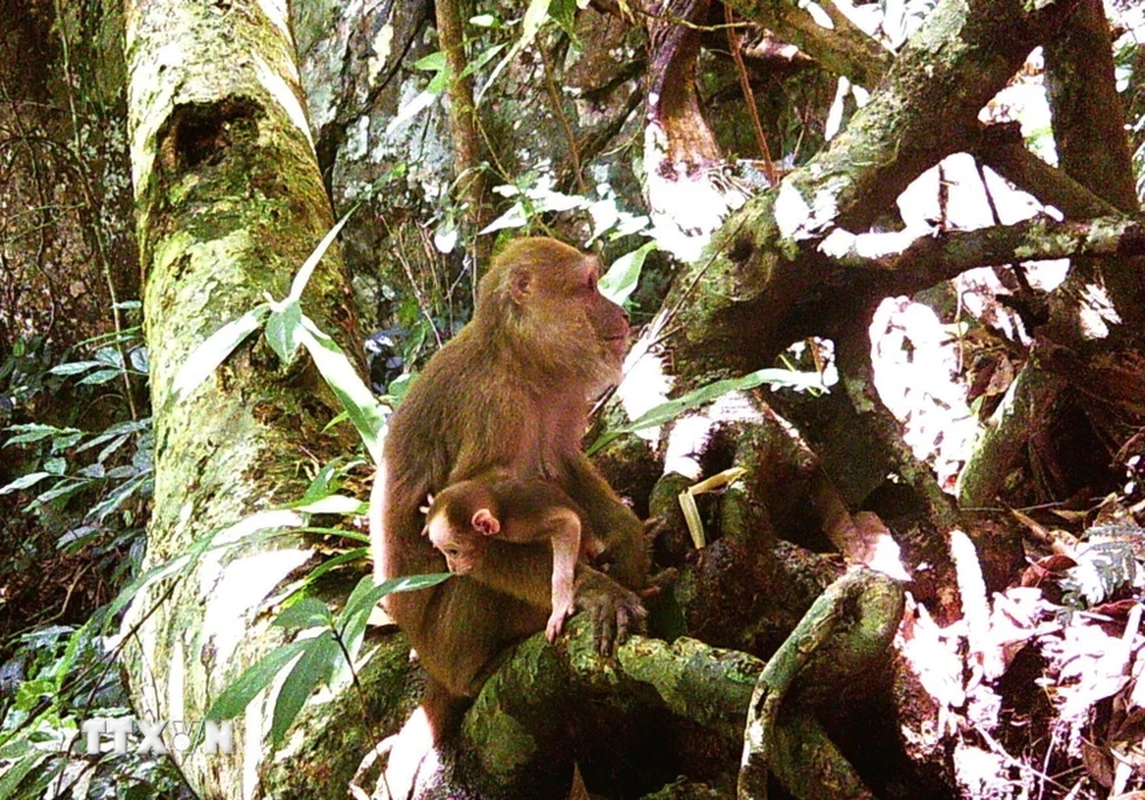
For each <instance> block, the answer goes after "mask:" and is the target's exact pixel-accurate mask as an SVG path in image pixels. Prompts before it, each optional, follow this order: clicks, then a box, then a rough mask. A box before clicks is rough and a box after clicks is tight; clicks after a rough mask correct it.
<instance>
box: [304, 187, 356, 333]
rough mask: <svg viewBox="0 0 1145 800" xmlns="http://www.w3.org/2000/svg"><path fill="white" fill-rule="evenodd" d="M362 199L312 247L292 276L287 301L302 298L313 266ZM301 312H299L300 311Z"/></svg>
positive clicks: (315, 265) (344, 225)
mask: <svg viewBox="0 0 1145 800" xmlns="http://www.w3.org/2000/svg"><path fill="white" fill-rule="evenodd" d="M362 202H363V201H362V200H359V201H358V202H356V203H354V205H352V206H350V210H349V211H347V212H346V213H345V214H343V215H342V218H341V219H340V220H338V221H337V222H335V223H334V227H332V228H331V229H330V230H328V231H326V235H325V236H323V237H322V241H320V242H319V243H318V246H317V247H315V248H314V252H313V253H311V254H310V255H309V256H308V257H307V259H306V261H304V262H303V263H302V266H301V267H299V268H298V274H297V275H295V276H294V282H293V283H291V284H290V294H288V295H287V296H286V302H287V303H292V302H293V303H297V302H298V301H299V300H300V299H301V298H302V292H303V291H304V290H305V289H306V284H308V283H309V282H310V276H311V275H313V274H314V268H315V267H317V266H318V262H319V261H321V260H322V256H324V255H326V251H327V250H329V249H330V245H332V244H334V240H335V239H337V238H338V234H339V233H340V232H341V230H342V228H344V227H346V223H347V222H349V220H350V217H351V216H352V215H353V213H354V212H355V211H357V210H358V207H359V206H361V205H362ZM300 313H301V312H300Z"/></svg>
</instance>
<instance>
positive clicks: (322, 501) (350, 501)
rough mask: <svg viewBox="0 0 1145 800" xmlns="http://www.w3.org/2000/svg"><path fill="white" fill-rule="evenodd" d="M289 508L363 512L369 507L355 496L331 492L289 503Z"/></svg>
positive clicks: (329, 512) (317, 511)
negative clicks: (296, 502) (297, 502)
mask: <svg viewBox="0 0 1145 800" xmlns="http://www.w3.org/2000/svg"><path fill="white" fill-rule="evenodd" d="M290 507H291V508H293V509H295V510H296V511H302V512H304V513H307V514H358V515H361V514H365V513H367V512H368V511H369V509H370V504H369V503H366V502H363V501H362V500H358V499H357V498H355V497H347V496H346V495H342V494H332V495H327V496H326V497H319V498H317V499H314V500H305V498H304V499H303V501H301V502H299V504H298V505H293V504H292V505H291V506H290Z"/></svg>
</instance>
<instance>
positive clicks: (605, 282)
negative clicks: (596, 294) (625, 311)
mask: <svg viewBox="0 0 1145 800" xmlns="http://www.w3.org/2000/svg"><path fill="white" fill-rule="evenodd" d="M655 249H657V245H656V243H655V242H648V243H647V244H645V245H643V246H642V247H640V248H638V249H636V250H633V251H632V252H631V253H626V254H625V255H622V256H621V257H620V258H618V259H616V260H615V261H613V262H612V266H611V267H609V268H608V272H606V273H604V277H602V278H601V279H600V283H599V289H600V293H601V294H603V295H604V296H605V297H607V298H608V299H609V300H611V301H612V302H614V303H616V304H617V305H624V301H625V300H627V299H628V297H629V296H630V295H631V294H632V293H633V292H634V291H635V290H636V284H637V283H639V282H640V272H641V270H643V269H644V259H646V258H647V257H648V254H649V253H651V252H652V251H653V250H655Z"/></svg>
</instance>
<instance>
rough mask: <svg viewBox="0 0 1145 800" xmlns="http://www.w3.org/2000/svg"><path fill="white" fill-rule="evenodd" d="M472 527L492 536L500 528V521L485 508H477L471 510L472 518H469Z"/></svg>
mask: <svg viewBox="0 0 1145 800" xmlns="http://www.w3.org/2000/svg"><path fill="white" fill-rule="evenodd" d="M471 522H472V524H473V529H474V530H475V531H478V532H480V533H483V534H485V535H486V536H494V535H496V534H497V532H498V531H500V530H501V523H500V522H498V521H497V518H496V517H495V516H493V512H492V511H490V510H489V509H487V508H479V509H477V510H476V511H474V512H473V519H472V520H471Z"/></svg>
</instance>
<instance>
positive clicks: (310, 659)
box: [270, 632, 342, 747]
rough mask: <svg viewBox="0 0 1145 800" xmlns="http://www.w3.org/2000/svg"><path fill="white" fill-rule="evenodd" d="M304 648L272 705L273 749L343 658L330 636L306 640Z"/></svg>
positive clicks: (271, 728)
mask: <svg viewBox="0 0 1145 800" xmlns="http://www.w3.org/2000/svg"><path fill="white" fill-rule="evenodd" d="M303 644H305V645H306V647H305V648H304V649H303V652H302V658H300V659H298V663H296V664H295V665H294V668H293V669H291V670H290V674H289V675H287V676H286V680H285V681H283V682H282V689H280V690H279V692H278V699H277V700H275V703H274V719H273V720H272V721H271V725H270V738H271V741H272V742H274V745H275V746H276V747H277V746H278V745H280V744H282V741H283V740H284V739H285V738H286V732H287V730H289V729H290V723H292V722H294V718H295V717H296V716H298V712H299V711H301V710H302V706H304V705H306V701H307V700H308V699H309V698H310V695H311V694H312V693H313V692H314V688H315V687H316V686H317V685H318V684H319V683H320V682H322V681H325V680H328V679H329V677H330V674H331V673H332V672H333V670H334V665H335V663H336V662H337V660H338V659H339V658H340V657H341V655H342V649H341V648H340V647H339V646H338V643H337V642H336V641H334V637H333V635H332V634H330V633H329V632H327V633H324V634H322V635H321V636H317V637H315V638H313V639H306V640H305V641H304V642H303Z"/></svg>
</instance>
